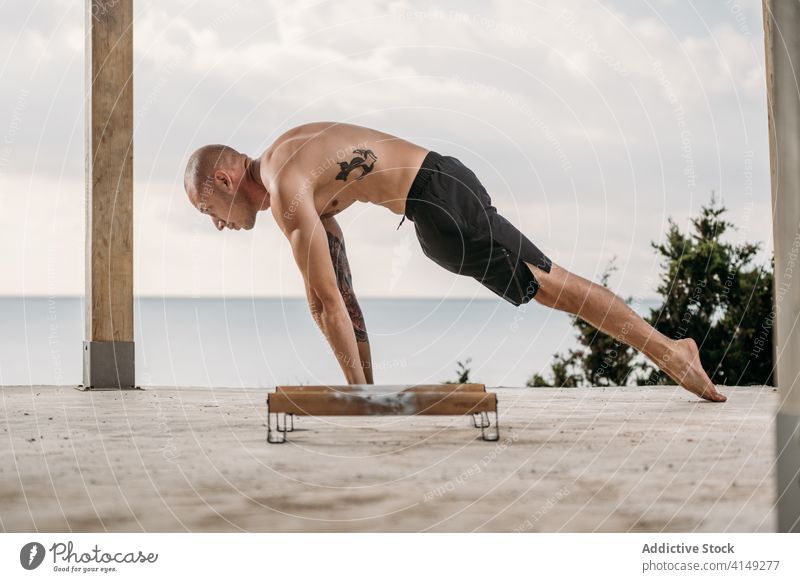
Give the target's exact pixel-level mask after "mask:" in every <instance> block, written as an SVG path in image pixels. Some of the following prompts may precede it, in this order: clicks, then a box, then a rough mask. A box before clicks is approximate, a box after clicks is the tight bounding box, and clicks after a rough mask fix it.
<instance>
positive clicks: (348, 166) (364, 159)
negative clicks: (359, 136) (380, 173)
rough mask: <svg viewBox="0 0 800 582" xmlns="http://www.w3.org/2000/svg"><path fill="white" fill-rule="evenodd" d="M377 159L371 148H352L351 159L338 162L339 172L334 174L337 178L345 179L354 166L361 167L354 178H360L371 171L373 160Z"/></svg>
mask: <svg viewBox="0 0 800 582" xmlns="http://www.w3.org/2000/svg"><path fill="white" fill-rule="evenodd" d="M377 161H378V156H376V155H375V154H374V153H372V150H360V149H355V150H353V159H352V160H350V161H349V162H339V173H338V174H337V175H336V179H337V180H342V181H344V182H346V181H347V176H348V175H349V174H350V172H352V171H353V170H355V169H356V168H361V175H360V176H359V177H358V178H356V180H360V179H361V178H363V177H364V176H366V175H367V174H369V173H370V172H371V171H372V168H373V167H374V166H375V162H377Z"/></svg>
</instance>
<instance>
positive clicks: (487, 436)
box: [481, 410, 500, 442]
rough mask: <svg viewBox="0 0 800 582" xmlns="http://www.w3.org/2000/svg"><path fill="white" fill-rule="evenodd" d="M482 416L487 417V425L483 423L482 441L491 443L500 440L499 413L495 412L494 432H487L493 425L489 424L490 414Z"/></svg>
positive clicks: (483, 413)
mask: <svg viewBox="0 0 800 582" xmlns="http://www.w3.org/2000/svg"><path fill="white" fill-rule="evenodd" d="M481 415H482V416H483V415H485V416H486V423H483V422H481V439H483V440H485V441H489V442H494V441H497V440H500V418H499V417H498V416H497V411H496V410H495V411H494V431H487V430H486V429H487V428H489V426H490V425H491V423H490V422H489V414H488V413H486V412H482V413H481Z"/></svg>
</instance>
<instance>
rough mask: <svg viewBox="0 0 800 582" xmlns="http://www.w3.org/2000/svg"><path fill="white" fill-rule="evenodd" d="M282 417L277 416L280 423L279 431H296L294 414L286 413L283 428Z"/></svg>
mask: <svg viewBox="0 0 800 582" xmlns="http://www.w3.org/2000/svg"><path fill="white" fill-rule="evenodd" d="M280 418H281V417H280V415H276V419H275V420H276V422H277V423H278V430H279V431H281V432H292V431H293V430H294V414H292V413H290V412H285V413H284V414H283V426H281V423H280Z"/></svg>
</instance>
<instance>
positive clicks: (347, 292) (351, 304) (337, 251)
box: [327, 232, 367, 342]
mask: <svg viewBox="0 0 800 582" xmlns="http://www.w3.org/2000/svg"><path fill="white" fill-rule="evenodd" d="M327 235H328V248H329V249H330V252H331V261H332V262H333V270H334V272H335V273H336V283H337V285H338V286H339V292H340V293H341V294H342V299H344V304H345V305H346V306H347V313H348V314H349V315H350V321H352V322H353V331H354V332H355V334H356V341H359V342H365V341H367V327H366V325H364V314H362V313H361V307H360V306H359V305H358V301H356V295H355V293H353V279H352V275H351V274H350V265H349V263H348V262H347V253H346V252H345V249H344V242H343V241H342V240H340V239H339V238H338V237H337V236H336V235H334V234H331V233H330V232H328V233H327Z"/></svg>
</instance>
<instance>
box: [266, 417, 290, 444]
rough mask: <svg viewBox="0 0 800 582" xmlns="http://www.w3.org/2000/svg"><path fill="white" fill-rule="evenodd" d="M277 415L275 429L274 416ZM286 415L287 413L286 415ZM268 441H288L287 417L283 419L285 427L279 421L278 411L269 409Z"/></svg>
mask: <svg viewBox="0 0 800 582" xmlns="http://www.w3.org/2000/svg"><path fill="white" fill-rule="evenodd" d="M273 416H274V417H275V430H273V429H272V417H273ZM284 416H285V415H284ZM267 442H268V443H270V444H281V443H285V442H286V418H284V419H283V429H281V427H280V423H279V422H278V413H277V412H269V411H267Z"/></svg>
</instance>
